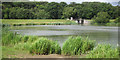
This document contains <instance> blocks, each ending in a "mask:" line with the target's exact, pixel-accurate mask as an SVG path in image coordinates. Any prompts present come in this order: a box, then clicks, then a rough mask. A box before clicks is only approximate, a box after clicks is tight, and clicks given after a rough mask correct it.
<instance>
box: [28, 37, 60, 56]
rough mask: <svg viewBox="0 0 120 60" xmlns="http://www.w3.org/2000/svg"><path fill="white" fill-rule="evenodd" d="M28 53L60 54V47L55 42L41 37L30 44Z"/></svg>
mask: <svg viewBox="0 0 120 60" xmlns="http://www.w3.org/2000/svg"><path fill="white" fill-rule="evenodd" d="M30 53H33V54H38V55H47V54H53V53H55V54H60V53H61V48H60V46H59V44H58V43H57V42H54V41H52V40H49V39H47V38H43V37H42V38H39V39H38V40H36V41H35V42H34V43H33V44H32V46H31V49H30Z"/></svg>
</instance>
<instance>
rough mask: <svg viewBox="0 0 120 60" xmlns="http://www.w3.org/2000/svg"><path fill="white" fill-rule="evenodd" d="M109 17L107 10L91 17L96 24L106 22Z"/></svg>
mask: <svg viewBox="0 0 120 60" xmlns="http://www.w3.org/2000/svg"><path fill="white" fill-rule="evenodd" d="M109 19H110V16H109V14H108V13H107V12H99V13H98V14H97V16H94V18H93V20H94V22H96V23H98V24H105V23H108V22H109Z"/></svg>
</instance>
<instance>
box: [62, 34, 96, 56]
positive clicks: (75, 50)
mask: <svg viewBox="0 0 120 60" xmlns="http://www.w3.org/2000/svg"><path fill="white" fill-rule="evenodd" d="M93 47H94V41H91V40H88V38H86V39H83V38H81V37H80V36H77V37H69V39H68V40H66V41H65V42H64V44H63V47H62V53H63V54H64V55H80V54H82V53H86V52H87V51H89V50H92V49H93Z"/></svg>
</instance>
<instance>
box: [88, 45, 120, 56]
mask: <svg viewBox="0 0 120 60" xmlns="http://www.w3.org/2000/svg"><path fill="white" fill-rule="evenodd" d="M87 57H88V58H118V57H119V51H118V49H117V48H116V49H113V48H112V47H111V46H110V45H105V44H99V45H98V46H97V47H96V48H94V50H92V51H91V52H90V53H89V54H88V55H87Z"/></svg>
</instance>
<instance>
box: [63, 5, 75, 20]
mask: <svg viewBox="0 0 120 60" xmlns="http://www.w3.org/2000/svg"><path fill="white" fill-rule="evenodd" d="M76 12H77V10H76V9H74V7H66V8H64V10H63V16H62V18H70V17H73V18H75V17H76Z"/></svg>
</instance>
